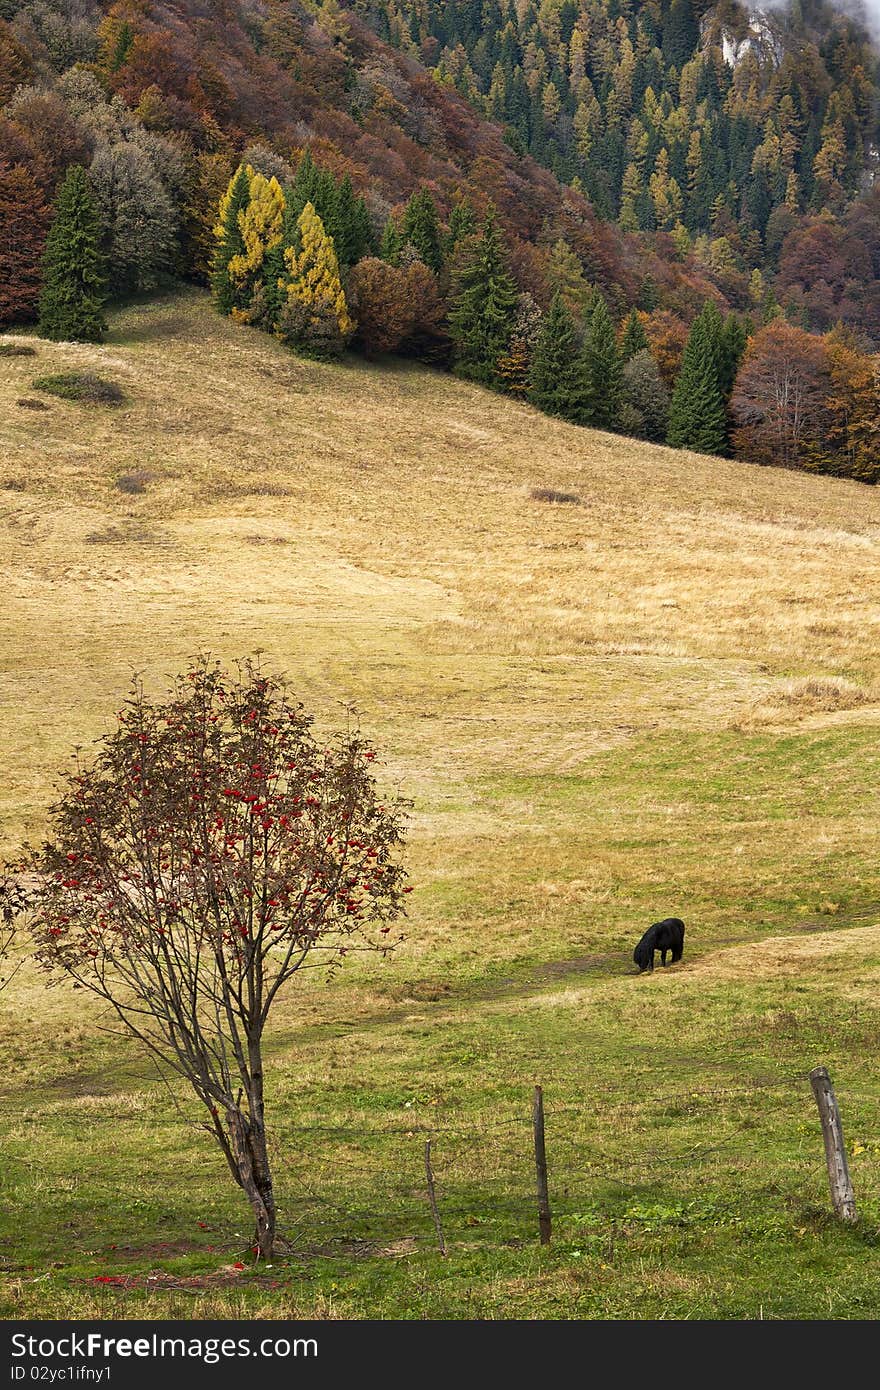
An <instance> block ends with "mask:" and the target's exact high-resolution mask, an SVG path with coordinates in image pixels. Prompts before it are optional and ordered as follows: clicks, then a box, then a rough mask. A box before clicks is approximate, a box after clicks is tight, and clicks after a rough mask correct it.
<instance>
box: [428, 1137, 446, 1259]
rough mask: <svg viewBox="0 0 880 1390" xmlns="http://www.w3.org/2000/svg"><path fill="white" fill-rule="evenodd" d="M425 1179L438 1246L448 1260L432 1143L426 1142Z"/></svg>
mask: <svg viewBox="0 0 880 1390" xmlns="http://www.w3.org/2000/svg"><path fill="white" fill-rule="evenodd" d="M425 1177H426V1179H427V1182H428V1200H429V1202H430V1203H431V1215H432V1216H433V1218H434V1230H435V1231H436V1232H437V1244H438V1245H439V1247H440V1254H441V1255H442V1256H443V1259H444V1260H445V1259H446V1241H445V1240H444V1238H443V1225H442V1223H441V1221H440V1208H439V1207H438V1206H437V1190H436V1188H435V1186H434V1170H433V1168H432V1167H431V1141H430V1139H426V1140H425Z"/></svg>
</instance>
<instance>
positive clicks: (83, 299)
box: [38, 164, 107, 343]
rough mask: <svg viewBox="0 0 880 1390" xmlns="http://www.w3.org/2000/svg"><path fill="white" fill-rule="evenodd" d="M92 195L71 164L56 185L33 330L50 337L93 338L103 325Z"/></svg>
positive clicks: (101, 266) (102, 265)
mask: <svg viewBox="0 0 880 1390" xmlns="http://www.w3.org/2000/svg"><path fill="white" fill-rule="evenodd" d="M102 234H103V228H102V226H101V216H100V212H99V210H98V204H97V200H96V198H95V195H94V193H93V192H92V189H91V185H90V184H89V179H88V175H87V174H86V171H85V169H83V167H82V166H81V165H79V164H74V165H73V167H72V168H71V169H70V170H69V171H68V174H67V177H66V178H65V180H64V183H63V184H62V186H61V191H60V193H59V195H58V202H57V203H56V205H55V218H54V220H53V222H52V225H51V227H50V228H49V234H48V236H47V238H46V250H45V253H44V256H43V288H42V291H41V293H40V303H39V320H38V327H39V331H40V333H41V334H42V336H43V337H44V338H54V339H55V340H56V341H59V342H65V341H68V340H69V341H72V342H85V343H99V342H100V341H101V339H102V338H103V336H104V332H105V330H106V327H107V325H106V322H105V320H104V313H103V309H104V303H105V301H106V298H107V272H106V262H105V260H104V255H103V252H102V249H101V241H102Z"/></svg>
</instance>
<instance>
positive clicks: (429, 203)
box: [403, 188, 443, 273]
mask: <svg viewBox="0 0 880 1390" xmlns="http://www.w3.org/2000/svg"><path fill="white" fill-rule="evenodd" d="M403 240H404V242H407V241H410V242H412V244H413V246H414V247H415V249H416V250H417V251H418V253H419V256H420V257H421V259H422V260H423V261H424V262H425V265H426V266H428V267H429V269H430V270H433V271H434V272H435V273H436V272H437V271H438V270H439V269H440V267H441V265H442V264H443V250H442V245H441V240H440V223H439V221H438V219H437V205H436V203H435V202H434V199H433V198H432V197H431V195H430V193H429V192H428V190H427V188H420V189H419V190H418V192H416V193H414V194H413V195H412V197H411V198H410V200H409V202H408V203H407V205H406V211H405V213H404V215H403Z"/></svg>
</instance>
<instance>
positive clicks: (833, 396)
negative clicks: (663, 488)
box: [0, 0, 880, 482]
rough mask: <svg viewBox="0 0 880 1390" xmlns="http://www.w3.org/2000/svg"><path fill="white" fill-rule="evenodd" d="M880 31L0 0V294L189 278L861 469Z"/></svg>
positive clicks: (329, 333)
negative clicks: (873, 37) (875, 37)
mask: <svg viewBox="0 0 880 1390" xmlns="http://www.w3.org/2000/svg"><path fill="white" fill-rule="evenodd" d="M877 163H878V57H877V52H876V49H875V48H874V47H872V44H871V41H870V39H869V36H868V34H867V32H866V31H865V30H864V29H863V28H861V27H860V26H859V24H858V22H857V21H856V20H854V19H852V18H848V17H846V16H843V15H841V14H837V13H835V12H832V11H831V10H830V9H828V8H827V7H825V6H824V5H822V4H819V3H812V2H811V3H801V0H794V4H793V5H792V7H791V8H790V9H789V10H786V11H784V12H783V11H779V10H774V11H773V12H772V13H771V12H767V13H763V12H762V13H758V12H749V11H747V10H745V9H743V8H742V7H741V6H739V5H737V4H735V3H732V0H722V3H720V4H718V5H715V6H712V7H709V8H707V7H705V6H701V5H698V4H697V5H695V4H693V3H692V0H673V3H672V4H671V5H669V4H665V3H664V4H659V3H657V4H655V3H644V4H635V3H632V2H631V0H589V2H587V0H579V2H577V0H563V3H559V0H545V3H542V4H539V5H535V4H533V3H529V4H523V3H522V0H520V3H517V4H514V3H512V0H509V2H508V3H504V0H486V3H479V4H477V3H475V0H456V3H453V4H449V5H446V4H444V5H439V4H435V3H433V0H400V2H399V3H394V4H390V3H384V0H383V2H382V3H380V0H358V3H356V4H354V5H351V6H343V5H339V4H337V3H336V0H326V3H305V0H303V2H302V3H300V0H268V3H260V4H257V3H253V0H240V2H239V3H233V0H226V3H221V4H219V5H217V4H212V5H210V6H209V5H207V4H203V3H199V0H184V3H183V4H180V5H177V6H175V7H173V8H171V7H169V6H165V5H163V4H161V3H150V0H117V3H114V4H112V5H109V6H98V5H95V4H93V3H91V0H61V3H48V0H29V3H25V4H20V3H18V0H0V244H2V245H3V247H4V248H6V250H5V255H4V257H3V259H2V261H0V325H2V326H3V327H6V328H9V327H16V326H18V325H22V324H26V323H28V322H33V321H36V322H37V324H38V327H39V331H40V332H42V333H43V334H44V335H45V336H47V337H50V338H56V339H59V340H67V339H83V340H86V341H99V340H100V338H101V336H102V333H103V330H104V316H103V309H104V305H105V304H106V303H107V302H108V301H110V300H114V301H119V300H123V301H124V300H126V299H131V298H134V297H138V296H144V295H150V294H151V293H153V292H155V291H156V290H158V289H159V288H162V287H164V286H167V285H168V284H169V283H170V282H173V281H175V280H187V281H192V282H196V283H201V284H207V285H210V287H211V290H212V294H213V297H214V301H215V304H216V307H217V308H218V310H219V311H220V312H221V313H223V314H226V315H229V316H231V317H232V318H233V319H235V320H236V321H237V322H239V323H240V324H241V325H242V327H243V329H247V328H251V329H256V330H259V329H262V330H264V331H268V332H270V333H272V334H274V335H276V336H277V337H279V338H281V339H282V340H283V341H284V342H286V343H288V344H289V345H290V346H291V347H292V348H293V349H294V350H296V351H298V352H300V353H304V354H306V355H309V356H315V357H322V358H334V357H338V356H339V355H341V354H342V353H343V352H345V351H348V350H353V351H356V352H361V353H363V354H365V355H367V356H370V357H375V356H379V355H382V354H386V353H397V354H400V355H404V356H410V357H415V358H418V359H421V360H423V361H425V362H427V363H429V364H432V365H434V366H436V367H437V368H442V369H452V370H454V371H456V372H458V373H459V374H461V375H463V376H466V377H468V378H470V379H472V380H475V381H478V382H481V383H483V384H485V385H486V386H488V387H490V388H492V389H494V390H497V391H501V392H507V393H510V394H511V395H513V396H515V397H519V398H521V399H525V400H528V401H530V402H531V403H532V404H533V405H535V406H536V407H538V408H539V409H541V410H543V411H545V412H547V413H549V414H551V415H555V416H558V417H560V418H563V419H565V420H569V421H572V422H574V423H577V424H583V425H591V426H593V427H597V428H602V429H606V430H612V431H617V432H620V433H623V434H629V435H633V436H636V437H641V438H644V439H648V440H654V441H660V442H666V443H668V444H670V445H672V446H673V447H678V448H689V449H696V450H699V451H701V452H704V453H709V454H728V455H734V456H736V457H740V458H744V459H747V460H750V461H753V462H755V463H766V464H770V463H773V464H781V465H783V466H787V467H794V468H803V469H808V470H811V471H817V472H824V473H832V474H837V475H842V476H849V477H852V478H856V479H859V480H861V481H864V482H875V481H877V479H878V478H880V366H878V362H880V358H878V347H880V184H878V183H877V182H876V179H875V175H876V170H877Z"/></svg>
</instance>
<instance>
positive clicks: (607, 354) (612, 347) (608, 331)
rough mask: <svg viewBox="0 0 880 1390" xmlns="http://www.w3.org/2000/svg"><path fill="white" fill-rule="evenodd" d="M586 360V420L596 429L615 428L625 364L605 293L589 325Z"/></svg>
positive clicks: (594, 310) (585, 347) (597, 301)
mask: <svg viewBox="0 0 880 1390" xmlns="http://www.w3.org/2000/svg"><path fill="white" fill-rule="evenodd" d="M582 363H583V371H584V378H585V383H586V409H585V414H584V421H585V423H586V424H590V425H594V426H595V427H596V429H601V430H613V429H614V428H615V427H616V425H617V423H618V414H619V410H620V402H621V390H622V376H623V363H622V361H621V358H620V351H619V349H618V346H617V334H616V333H615V331H614V324H613V323H612V321H611V315H610V314H609V312H608V305H607V304H606V303H605V300H604V299H603V298H602V296H601V295H600V296H599V297H598V298H597V300H596V304H595V307H594V309H593V312H592V314H591V315H590V319H589V322H588V324H587V331H586V335H585V337H584V346H583V352H582Z"/></svg>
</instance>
